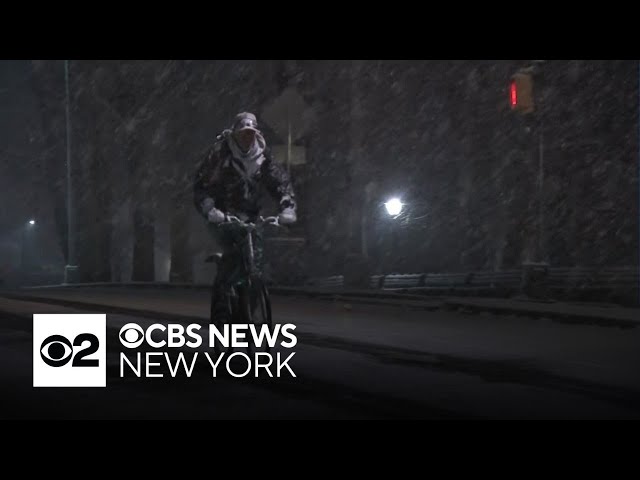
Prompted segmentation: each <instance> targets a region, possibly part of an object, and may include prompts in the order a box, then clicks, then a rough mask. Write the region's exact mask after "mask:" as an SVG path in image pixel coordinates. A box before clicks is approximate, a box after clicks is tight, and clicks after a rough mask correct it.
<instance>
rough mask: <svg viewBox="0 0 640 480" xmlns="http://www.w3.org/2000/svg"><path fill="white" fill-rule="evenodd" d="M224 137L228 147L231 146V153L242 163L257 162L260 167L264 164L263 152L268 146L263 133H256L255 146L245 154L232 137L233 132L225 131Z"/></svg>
mask: <svg viewBox="0 0 640 480" xmlns="http://www.w3.org/2000/svg"><path fill="white" fill-rule="evenodd" d="M222 135H223V136H224V138H225V139H226V141H227V145H229V148H230V149H231V153H232V154H233V156H234V158H236V159H238V160H240V161H242V163H244V164H245V165H247V164H249V163H251V162H256V163H257V164H258V165H260V164H261V163H262V162H263V160H264V156H263V152H264V149H265V148H266V146H267V142H266V141H265V139H264V137H263V136H262V133H260V132H256V136H255V140H254V141H253V145H251V148H249V150H248V151H247V152H243V151H242V150H241V149H240V147H239V146H238V143H237V142H236V140H235V138H234V137H233V135H232V131H231V130H225V131H223V132H222Z"/></svg>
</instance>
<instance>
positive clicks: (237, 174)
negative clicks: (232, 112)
mask: <svg viewBox="0 0 640 480" xmlns="http://www.w3.org/2000/svg"><path fill="white" fill-rule="evenodd" d="M263 155H264V157H265V158H264V161H263V162H262V163H261V164H260V165H258V164H257V163H254V164H252V165H251V166H250V167H249V168H248V169H245V167H244V165H243V163H242V162H241V161H240V160H237V159H236V158H234V157H233V155H232V153H231V150H230V148H229V146H228V144H227V142H226V141H225V140H224V139H221V140H218V141H217V142H216V143H215V144H214V145H213V147H212V148H211V149H210V150H209V151H208V153H207V154H206V155H205V158H204V159H203V160H202V161H201V163H200V165H199V167H198V171H197V173H196V178H195V182H194V188H193V193H194V195H193V201H194V205H195V207H196V209H197V210H198V212H199V213H200V215H202V216H203V217H205V218H206V215H207V212H203V210H202V202H203V201H204V200H205V199H206V198H211V199H213V201H214V205H215V207H216V208H217V209H218V210H221V211H222V212H224V213H229V214H239V213H245V214H247V215H248V216H249V217H250V218H255V217H257V216H258V215H259V214H260V213H261V212H260V210H261V208H260V207H261V205H260V198H259V197H260V193H261V190H262V189H264V190H265V191H266V192H267V193H268V194H270V195H271V196H272V197H273V198H274V199H275V201H276V202H277V203H278V205H279V209H280V211H282V210H284V209H285V208H287V207H291V208H293V209H295V208H296V203H295V195H294V192H293V187H292V184H291V179H290V178H289V175H288V174H287V172H286V170H284V169H283V168H282V167H281V166H280V165H279V164H278V163H276V162H275V160H274V159H273V157H272V155H271V151H270V149H269V148H268V147H267V148H266V149H265V151H264V152H263ZM247 170H248V171H247Z"/></svg>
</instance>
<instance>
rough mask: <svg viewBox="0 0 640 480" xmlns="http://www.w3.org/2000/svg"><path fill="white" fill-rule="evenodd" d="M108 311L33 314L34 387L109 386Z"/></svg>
mask: <svg viewBox="0 0 640 480" xmlns="http://www.w3.org/2000/svg"><path fill="white" fill-rule="evenodd" d="M106 323H107V322H106V315H105V314H88V313H78V314H35V315H34V316H33V386H34V387H106V380H107V379H106V371H107V369H106V363H107V358H106V350H107V348H106Z"/></svg>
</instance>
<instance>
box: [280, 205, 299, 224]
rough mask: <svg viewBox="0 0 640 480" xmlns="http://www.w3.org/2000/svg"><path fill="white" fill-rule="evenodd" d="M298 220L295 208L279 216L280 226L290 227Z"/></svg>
mask: <svg viewBox="0 0 640 480" xmlns="http://www.w3.org/2000/svg"><path fill="white" fill-rule="evenodd" d="M296 220H297V217H296V211H295V210H294V209H293V208H290V207H289V208H285V209H284V210H283V211H282V212H280V215H278V223H279V224H280V225H289V224H291V223H295V222H296Z"/></svg>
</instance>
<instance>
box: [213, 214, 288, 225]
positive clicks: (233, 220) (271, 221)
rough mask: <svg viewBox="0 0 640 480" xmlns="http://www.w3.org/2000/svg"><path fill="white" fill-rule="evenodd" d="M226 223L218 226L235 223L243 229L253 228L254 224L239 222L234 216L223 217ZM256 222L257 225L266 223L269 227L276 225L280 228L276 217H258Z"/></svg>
mask: <svg viewBox="0 0 640 480" xmlns="http://www.w3.org/2000/svg"><path fill="white" fill-rule="evenodd" d="M225 218H226V221H224V222H222V223H220V225H229V224H232V223H236V224H238V225H241V226H243V227H255V226H256V224H255V223H253V222H244V221H242V220H240V219H239V218H238V217H236V216H234V215H225ZM258 220H259V221H258V222H257V223H268V224H271V225H276V226H280V223H279V222H278V217H262V216H261V217H258Z"/></svg>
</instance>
